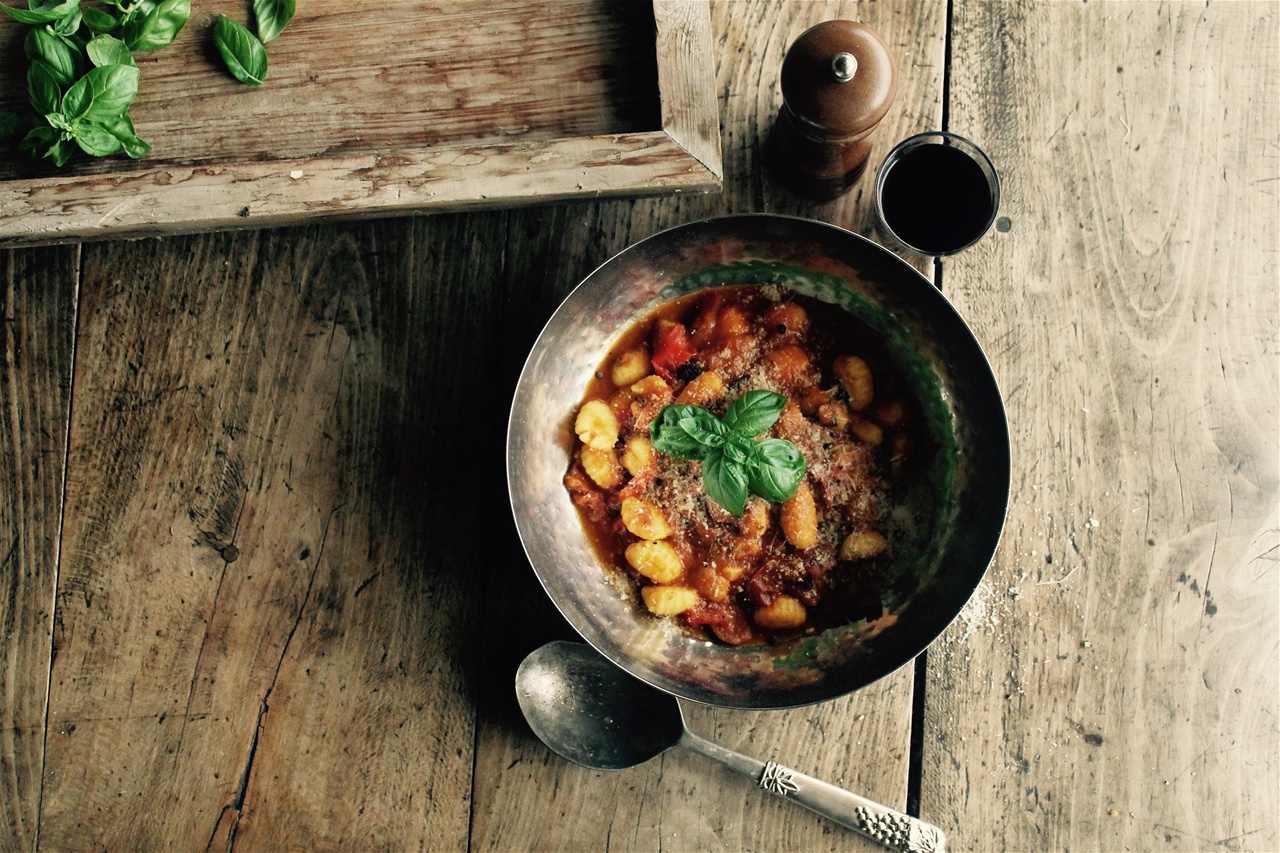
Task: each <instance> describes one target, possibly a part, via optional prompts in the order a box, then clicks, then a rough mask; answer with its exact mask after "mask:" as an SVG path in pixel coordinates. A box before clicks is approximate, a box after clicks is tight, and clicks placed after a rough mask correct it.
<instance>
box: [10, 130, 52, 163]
mask: <svg viewBox="0 0 1280 853" xmlns="http://www.w3.org/2000/svg"><path fill="white" fill-rule="evenodd" d="M61 138H62V134H60V133H59V132H58V131H56V130H54V129H53V128H52V127H50V126H49V125H47V124H39V125H36V126H35V127H33V128H31V130H29V131H27V135H26V136H24V137H23V138H22V141H21V142H19V143H18V150H19V151H21V152H22V153H23V154H26V155H27V156H28V157H30V158H31V159H32V160H39V159H40V158H42V157H48V156H49V155H50V154H51V153H52V151H53V147H54V145H56V144H57V143H58V141H59V140H60V139H61Z"/></svg>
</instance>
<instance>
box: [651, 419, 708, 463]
mask: <svg viewBox="0 0 1280 853" xmlns="http://www.w3.org/2000/svg"><path fill="white" fill-rule="evenodd" d="M725 431H726V430H725V429H724V425H723V424H722V423H720V420H719V419H718V418H717V417H716V416H715V415H713V414H711V413H710V412H708V411H707V410H706V409H702V408H699V407H697V406H666V407H665V408H663V410H662V411H661V412H659V413H658V417H656V418H655V419H654V421H653V423H652V424H650V425H649V441H650V443H651V444H653V447H654V449H655V450H657V451H659V452H661V453H665V454H667V455H668V456H674V457H676V458H677V459H701V458H703V457H704V456H706V455H707V452H708V451H709V450H711V449H713V448H714V447H716V446H718V445H719V444H723V443H724V440H723V436H722V435H721V433H722V432H725Z"/></svg>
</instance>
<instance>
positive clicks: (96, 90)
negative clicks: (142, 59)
mask: <svg viewBox="0 0 1280 853" xmlns="http://www.w3.org/2000/svg"><path fill="white" fill-rule="evenodd" d="M137 94H138V69H137V68H134V67H133V66H130V65H103V66H101V67H100V68H93V69H90V70H89V72H88V73H87V74H85V75H84V76H83V77H81V78H80V79H79V80H77V81H76V82H75V85H73V86H72V87H71V88H70V89H68V90H67V94H65V95H63V97H62V112H63V113H64V114H65V115H66V116H67V117H68V118H70V119H77V118H83V119H87V120H89V121H106V120H108V119H113V118H116V117H117V116H120V115H122V114H123V113H124V111H125V110H127V109H128V108H129V104H131V103H133V99H134V98H135V97H137Z"/></svg>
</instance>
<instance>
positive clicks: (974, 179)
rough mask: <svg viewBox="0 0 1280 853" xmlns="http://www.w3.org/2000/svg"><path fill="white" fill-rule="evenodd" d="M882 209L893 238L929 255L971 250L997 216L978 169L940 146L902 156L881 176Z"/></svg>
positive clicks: (964, 156)
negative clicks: (965, 249)
mask: <svg viewBox="0 0 1280 853" xmlns="http://www.w3.org/2000/svg"><path fill="white" fill-rule="evenodd" d="M880 204H881V211H882V214H883V216H884V221H885V224H886V225H888V226H889V228H890V229H891V230H892V231H893V233H894V234H896V235H897V236H898V238H899V239H900V240H902V242H904V243H906V244H907V245H909V246H911V247H913V248H915V249H919V250H920V251H921V252H924V253H925V254H930V255H944V254H947V253H949V252H954V251H956V250H958V249H962V248H964V247H965V246H967V245H969V244H970V243H972V242H973V241H975V240H977V239H978V238H979V237H981V236H982V234H983V232H985V231H986V230H987V228H988V227H989V226H990V225H991V219H992V217H993V216H994V215H995V210H994V205H995V199H994V197H993V194H992V191H991V184H990V183H989V181H988V180H987V176H986V174H985V173H984V172H983V171H982V167H981V166H979V165H978V164H977V163H976V162H974V160H973V158H972V157H970V156H969V155H968V154H966V153H965V152H963V151H960V150H958V149H956V148H953V147H952V146H950V145H944V144H942V143H926V144H923V145H919V146H917V147H915V148H910V149H908V150H907V151H905V152H903V153H902V155H901V156H900V158H899V159H898V161H897V162H895V163H893V164H891V165H890V167H889V169H888V171H887V172H885V176H884V183H883V186H882V188H881V193H880Z"/></svg>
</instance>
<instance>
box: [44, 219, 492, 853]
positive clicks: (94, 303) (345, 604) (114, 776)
mask: <svg viewBox="0 0 1280 853" xmlns="http://www.w3.org/2000/svg"><path fill="white" fill-rule="evenodd" d="M501 230H502V222H501V215H494V216H493V217H492V218H489V219H487V220H486V219H483V218H481V219H475V218H470V219H464V220H459V219H456V218H453V219H449V218H439V219H432V220H423V221H420V222H411V221H402V222H400V223H398V224H395V225H391V224H387V225H385V226H384V227H382V228H381V229H377V230H371V229H354V230H308V231H305V232H262V233H257V234H249V235H239V236H228V235H221V236H210V237H205V238H191V239H180V240H179V239H175V240H166V241H148V242H141V243H113V244H105V245H102V246H98V247H94V249H92V250H86V261H85V282H86V285H85V288H84V300H85V303H86V308H85V317H86V320H85V323H84V324H83V326H82V328H81V330H80V339H81V340H82V342H83V345H84V347H85V351H87V352H91V353H93V357H84V358H82V359H81V360H80V361H79V363H78V368H77V375H76V389H77V398H78V403H79V405H78V406H77V408H76V412H75V415H74V416H73V426H72V447H71V452H70V457H71V462H70V465H69V467H70V474H69V477H68V487H67V488H68V492H67V506H68V509H67V516H68V519H69V520H70V522H69V524H68V525H67V527H66V531H65V535H64V540H65V547H64V556H63V568H62V575H61V578H60V586H59V589H60V603H59V621H58V626H57V629H56V631H55V637H54V645H55V653H56V659H55V662H54V667H53V674H52V682H53V686H52V689H51V698H50V711H49V716H50V723H49V725H50V735H49V738H50V742H49V746H48V755H47V770H46V774H45V795H44V803H43V815H42V832H43V836H44V839H45V841H46V842H47V844H48V846H50V847H52V848H54V849H85V848H94V847H105V848H108V849H118V848H130V849H158V848H163V847H169V846H174V847H180V848H201V849H203V848H205V847H212V848H216V849H230V848H231V847H232V846H233V845H234V844H235V843H237V840H239V841H241V842H244V843H245V844H247V846H249V847H250V848H251V849H252V848H279V847H300V848H307V849H333V848H347V849H352V848H356V847H359V848H366V849H373V848H390V849H403V847H404V846H405V845H406V844H408V843H409V839H417V841H416V842H415V843H419V844H421V845H423V846H424V847H431V848H439V847H446V848H459V847H464V846H465V844H466V831H467V814H468V810H469V809H468V806H469V796H470V795H469V791H470V770H471V764H472V762H471V748H470V745H471V741H472V727H473V712H472V711H471V708H472V704H473V701H474V700H473V698H472V691H473V688H472V687H471V685H470V683H469V679H473V678H474V677H475V673H474V669H473V667H472V665H471V663H470V661H471V660H472V655H471V652H470V649H471V647H472V639H473V637H474V634H475V631H476V629H477V627H478V621H477V618H476V616H475V615H474V613H475V601H476V599H475V574H474V572H473V570H472V567H473V566H475V565H476V564H477V563H478V562H479V561H480V560H481V559H482V557H483V551H482V543H483V534H484V530H485V529H486V527H487V526H488V520H487V517H486V516H484V515H482V514H481V513H479V512H478V511H477V508H478V506H479V505H480V503H481V502H482V501H483V500H484V499H485V497H486V495H487V493H488V489H489V486H488V483H487V482H486V481H485V480H484V479H483V478H481V477H478V476H476V474H475V472H474V465H473V464H472V460H473V457H471V456H468V455H466V454H459V453H458V452H456V448H457V447H458V444H457V442H456V438H455V437H456V436H458V435H466V434H476V433H477V432H478V435H479V438H480V443H479V445H478V446H480V447H483V446H484V439H483V437H484V435H485V434H486V429H487V434H488V442H489V443H497V442H498V441H499V434H500V420H497V419H494V418H492V417H489V415H490V414H491V413H492V412H493V405H494V398H493V396H492V394H491V393H490V391H489V390H487V386H486V382H485V379H486V375H487V373H488V371H487V369H486V368H487V361H488V360H487V359H486V358H485V356H484V353H483V352H482V351H481V350H480V349H479V348H478V342H479V341H480V340H481V339H482V337H483V330H485V329H487V328H491V327H492V326H493V324H494V322H496V321H495V318H494V316H493V310H494V306H495V302H494V297H493V294H494V293H495V292H496V291H495V289H494V288H493V287H492V284H493V281H492V280H493V278H494V274H493V268H492V267H491V266H487V265H486V261H485V260H484V258H485V257H486V255H485V253H484V252H482V251H481V247H482V246H484V245H486V244H489V243H491V238H487V237H486V234H494V233H501ZM489 258H490V260H489V261H488V262H487V263H488V264H492V263H495V262H496V261H497V257H495V256H489ZM464 259H465V260H464ZM463 267H465V268H466V269H467V270H468V275H466V276H461V275H456V274H455V273H457V271H458V270H460V269H461V268H463ZM449 282H452V283H449ZM426 283H430V286H427V284H426ZM424 401H430V403H429V404H428V403H426V402H424ZM486 425H487V427H486ZM107 814H109V815H110V816H111V817H110V819H103V818H102V817H101V816H102V815H107ZM95 816H96V817H95Z"/></svg>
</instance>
